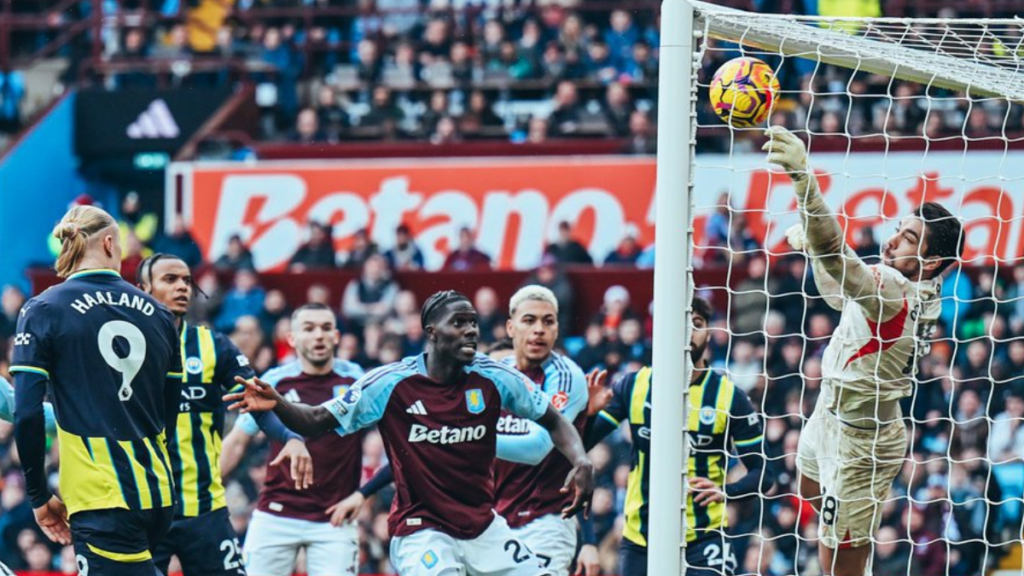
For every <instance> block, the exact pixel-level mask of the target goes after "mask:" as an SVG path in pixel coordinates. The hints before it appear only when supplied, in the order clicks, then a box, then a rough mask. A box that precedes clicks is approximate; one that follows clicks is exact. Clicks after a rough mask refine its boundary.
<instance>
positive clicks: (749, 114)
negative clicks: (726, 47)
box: [710, 57, 779, 128]
mask: <svg viewBox="0 0 1024 576" xmlns="http://www.w3.org/2000/svg"><path fill="white" fill-rule="evenodd" d="M778 93H779V79H778V78H776V77H775V73H774V72H773V71H772V68H771V66H769V65H767V64H765V63H764V62H762V61H760V60H758V59H757V58H747V57H740V58H733V59H732V60H729V61H728V62H726V63H725V64H722V66H721V67H720V68H719V69H718V71H717V72H715V77H714V78H712V79H711V87H710V96H711V106H713V107H714V109H715V114H718V117H719V118H721V119H722V120H723V121H725V122H727V123H729V124H731V125H732V126H733V127H735V128H751V127H753V126H757V125H758V124H763V123H764V122H765V121H766V120H767V119H768V115H769V114H771V111H772V105H773V104H774V103H775V98H776V97H777V96H778Z"/></svg>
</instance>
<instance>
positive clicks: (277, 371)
mask: <svg viewBox="0 0 1024 576" xmlns="http://www.w3.org/2000/svg"><path fill="white" fill-rule="evenodd" d="M301 375H302V365H301V364H299V362H298V360H294V361H292V362H288V363H287V364H282V365H280V366H278V367H276V368H271V369H270V370H267V371H266V372H264V373H263V375H262V376H260V380H262V381H264V382H266V383H267V384H269V385H271V386H273V387H277V385H278V384H280V383H281V382H282V381H284V380H287V379H288V378H296V377H298V376H301Z"/></svg>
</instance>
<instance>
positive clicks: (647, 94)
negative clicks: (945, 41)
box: [0, 0, 1024, 154]
mask: <svg viewBox="0 0 1024 576" xmlns="http://www.w3.org/2000/svg"><path fill="white" fill-rule="evenodd" d="M723 3H725V4H729V5H734V6H738V7H741V8H746V9H756V10H761V11H765V12H788V13H797V14H800V13H809V12H808V10H812V9H813V6H814V3H805V2H802V1H800V0H791V1H784V0H758V1H754V2H746V1H730V2H723ZM16 4H19V5H20V4H21V3H17V2H16ZM829 4H830V5H833V4H835V5H837V6H839V8H838V11H839V14H844V12H843V10H844V9H843V8H842V7H841V6H842V3H829ZM856 4H858V5H860V6H862V7H863V6H870V5H872V4H878V5H879V6H878V9H877V10H874V11H872V10H868V11H867V12H866V13H865V14H867V15H882V14H890V15H899V16H905V15H910V16H930V15H940V16H944V17H966V16H975V15H977V14H976V13H980V14H983V15H985V16H993V17H998V16H1002V15H1004V12H1007V11H1009V12H1013V10H1012V8H1013V7H1012V6H1011V4H1012V2H1002V3H978V2H969V3H967V5H964V6H957V7H952V6H950V5H949V3H944V2H940V1H925V2H916V3H914V2H880V1H878V0H875V1H874V2H872V1H867V2H860V3H856ZM100 5H101V6H102V7H103V10H104V11H105V13H106V14H107V15H108V16H110V18H108V19H106V20H104V24H103V26H102V28H101V33H99V34H98V35H97V34H96V33H95V31H92V32H89V34H86V35H85V37H83V38H81V39H80V40H79V41H78V42H77V43H73V44H72V45H71V46H68V47H66V48H65V52H67V51H71V52H73V53H74V54H79V55H80V57H78V58H72V61H73V62H74V63H77V62H79V61H82V60H87V57H86V56H87V55H91V54H92V53H93V48H92V47H91V46H92V43H96V44H97V45H98V46H100V47H101V48H100V54H101V55H102V57H101V59H100V60H101V62H100V65H96V64H95V63H93V64H90V66H89V67H87V68H85V69H84V71H78V70H75V71H69V73H68V74H69V75H70V76H71V78H69V80H68V81H69V83H73V82H77V81H78V80H80V79H84V80H85V81H86V83H87V84H88V83H91V84H98V85H103V86H106V87H108V88H111V89H119V88H125V87H137V86H157V85H160V86H194V85H204V84H206V85H209V84H224V83H227V82H234V81H237V80H239V79H243V78H244V79H246V80H248V81H251V82H253V83H254V84H256V85H257V102H258V104H259V106H260V107H261V110H262V111H263V113H262V121H261V122H260V128H259V130H258V132H259V134H258V137H259V138H261V139H266V140H279V141H291V142H295V143H303V144H324V143H335V142H344V141H351V140H366V139H376V140H380V139H384V140H393V139H405V140H418V141H422V142H428V143H434V144H444V143H451V142H459V141H463V140H471V139H479V138H490V139H504V140H508V141H511V142H531V143H537V142H544V141H547V140H548V139H550V138H579V137H604V138H617V139H620V140H621V141H622V142H623V146H622V151H623V152H626V153H634V154H651V153H653V152H654V144H655V138H654V129H655V126H656V114H657V106H656V93H657V86H656V83H657V73H658V61H659V56H658V45H659V41H660V19H659V17H658V16H657V4H656V3H651V4H650V5H646V4H641V5H637V6H634V7H632V9H630V10H626V9H609V8H608V7H607V6H597V5H589V4H588V3H586V2H580V1H579V0H560V1H549V2H537V3H534V2H526V1H524V2H496V1H495V2H491V1H481V2H467V1H462V0H456V1H449V0H434V1H432V2H429V3H426V2H422V1H421V0H361V1H360V2H358V3H356V2H341V1H334V0H309V1H303V2H299V1H297V0H295V1H292V0H287V1H286V0H266V1H262V0H252V1H243V2H238V3H237V4H236V5H235V6H234V8H233V9H231V10H228V9H225V8H224V6H223V3H220V2H217V1H216V0H191V1H189V2H181V1H180V0H166V1H164V2H152V3H144V2H133V1H129V0H124V1H121V2H114V1H105V2H101V3H100ZM157 5H159V11H154V12H147V11H144V10H142V8H143V7H145V6H150V7H151V8H155V7H158V6H157ZM1004 5H1005V6H1004ZM217 6H220V8H217ZM1008 7H1009V8H1008ZM1018 8H1019V6H1018ZM819 9H820V10H822V11H823V10H825V6H824V4H822V5H821V6H820V7H819ZM832 9H833V11H835V10H837V8H836V6H832ZM847 10H853V8H852V7H851V8H848V9H847ZM91 11H92V2H81V3H80V5H78V4H72V6H71V8H69V9H68V11H67V12H65V13H58V14H51V21H52V25H53V26H54V27H57V28H56V29H59V27H60V26H63V25H68V24H69V23H73V22H75V21H78V20H81V19H84V18H88V17H89V16H90V15H91V13H92V12H91ZM979 11H980V12H979ZM1018 12H1019V10H1018ZM186 15H187V17H186ZM856 15H860V14H856ZM54 35H55V31H54V30H48V31H47V30H44V31H35V32H28V31H21V32H16V33H14V34H13V41H14V43H13V49H12V50H13V51H14V53H16V54H17V53H19V50H20V51H21V52H29V53H31V49H33V48H38V47H39V46H40V45H42V44H43V43H44V42H45V41H47V40H48V39H50V38H51V37H53V36H54ZM1008 41H1009V40H1008ZM986 46H988V45H987V44H986ZM739 54H740V52H739V51H737V50H736V47H735V46H734V45H730V44H724V43H720V42H716V41H713V40H712V41H709V45H708V49H707V50H706V51H705V54H704V60H703V65H702V70H701V73H700V82H701V83H702V84H703V85H706V84H707V82H708V81H709V79H710V78H711V76H712V75H713V73H714V71H715V70H717V68H718V66H719V65H720V64H722V63H723V62H724V61H726V60H727V59H729V58H732V57H735V56H737V55H739ZM759 56H760V57H762V58H764V59H766V60H767V61H769V63H770V64H772V65H773V66H774V67H776V68H777V72H778V75H779V78H780V80H781V81H782V86H783V93H782V96H781V98H780V99H779V102H778V105H777V108H776V112H775V114H774V116H773V118H772V120H771V121H772V123H774V124H779V125H784V126H787V127H789V128H802V129H807V130H811V131H813V132H815V133H818V134H825V135H836V136H838V135H848V136H852V137H854V138H859V137H868V136H874V135H878V134H880V133H882V132H883V128H884V132H885V133H886V134H888V135H889V136H914V135H917V136H927V137H929V138H931V139H936V138H941V137H943V136H949V135H966V136H968V137H972V138H981V137H986V136H991V135H992V134H998V133H1001V131H1002V130H1003V127H1004V125H1005V127H1006V131H1007V132H1011V133H1016V132H1019V131H1021V130H1022V129H1024V124H1022V114H1021V112H1020V107H1013V108H1012V109H1010V110H1009V115H1007V111H1008V110H1007V109H1008V106H1009V105H1008V103H1007V102H1006V101H1003V100H999V99H993V100H981V101H973V102H972V101H971V100H970V99H966V98H963V97H962V96H958V95H956V94H954V93H952V92H945V91H942V90H937V89H933V90H931V91H929V92H928V93H927V95H926V93H925V89H924V87H923V86H922V85H918V84H912V83H906V82H892V81H890V79H889V78H887V77H883V76H878V75H873V74H868V73H863V72H862V73H856V74H853V73H851V72H850V71H848V70H846V69H841V68H837V67H832V66H820V67H817V66H815V65H814V63H813V62H811V61H808V60H801V59H798V58H789V59H785V60H783V59H779V58H777V57H771V56H770V55H769V56H764V55H759ZM217 62H220V63H221V64H220V66H222V67H223V69H218V64H216V63H217ZM103 63H106V64H105V65H103ZM200 63H205V64H204V65H200ZM74 68H75V66H74V65H73V66H72V69H74ZM239 69H244V70H246V72H245V73H239ZM23 83H24V80H23V79H22V78H21V77H20V76H19V75H18V73H17V72H16V71H15V72H11V73H10V74H7V75H0V90H3V91H4V92H3V95H4V98H3V99H0V102H2V103H3V105H2V106H0V132H4V131H13V130H16V129H17V128H18V127H19V126H20V125H21V122H20V120H19V119H18V117H17V104H16V103H17V101H18V99H20V98H22V97H23V96H24V86H23ZM926 96H930V97H926ZM700 101H701V105H700V106H699V109H698V112H699V117H698V121H699V123H700V125H701V126H705V127H708V130H704V131H702V132H701V136H700V140H699V146H700V147H701V149H703V150H710V151H714V150H721V149H722V148H723V147H724V146H727V145H729V144H730V143H731V142H732V140H731V139H730V138H729V134H728V133H727V131H726V130H724V125H723V124H722V123H721V122H720V121H719V120H718V119H717V118H715V117H714V114H713V111H712V109H711V107H710V105H709V104H708V103H707V99H706V98H701V100H700ZM716 128H717V130H716ZM740 140H741V141H742V140H743V135H742V134H741V135H740ZM735 145H736V144H735V143H733V146H734V147H735ZM740 145H741V146H742V144H740Z"/></svg>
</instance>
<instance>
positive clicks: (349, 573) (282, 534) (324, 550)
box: [242, 510, 359, 576]
mask: <svg viewBox="0 0 1024 576" xmlns="http://www.w3.org/2000/svg"><path fill="white" fill-rule="evenodd" d="M300 548H305V549H306V573H307V574H309V576H353V575H355V574H357V573H358V568H359V566H358V563H359V536H358V533H357V532H356V527H355V526H354V525H351V524H347V525H344V526H341V527H339V528H335V527H334V526H331V524H330V522H310V521H308V520H297V519H295V518H285V517H283V516H274V515H273V514H267V513H266V512H261V511H260V510H256V511H254V512H253V513H252V521H251V522H250V523H249V531H248V532H247V533H246V536H245V546H243V547H242V558H243V559H244V561H245V571H246V572H247V573H248V574H249V576H291V575H292V574H293V573H294V570H295V560H296V558H297V557H298V554H299V549H300Z"/></svg>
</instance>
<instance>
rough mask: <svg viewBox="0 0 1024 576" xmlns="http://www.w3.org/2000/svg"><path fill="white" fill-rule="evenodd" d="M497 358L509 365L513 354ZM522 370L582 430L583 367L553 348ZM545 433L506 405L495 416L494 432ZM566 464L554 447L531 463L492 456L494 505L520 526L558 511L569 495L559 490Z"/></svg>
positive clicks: (511, 523)
mask: <svg viewBox="0 0 1024 576" xmlns="http://www.w3.org/2000/svg"><path fill="white" fill-rule="evenodd" d="M502 363H503V364H505V365H507V366H509V367H514V366H515V357H514V356H508V357H506V358H505V359H503V360H502ZM526 375H527V376H528V377H530V379H531V380H533V381H534V382H535V383H536V384H537V385H538V386H539V387H540V388H541V389H542V390H543V391H544V393H545V394H547V395H548V397H550V398H551V405H552V406H554V407H555V409H557V410H558V411H559V412H561V413H562V415H563V416H565V417H566V419H568V420H569V421H570V422H572V423H573V425H575V426H576V428H577V429H578V430H579V431H581V432H582V431H583V428H584V426H585V425H586V423H587V401H588V399H589V396H588V393H587V381H586V377H585V376H584V375H583V370H581V369H580V367H579V366H577V365H576V363H575V362H573V361H572V360H570V359H569V358H566V357H565V356H562V355H561V354H558V353H552V354H551V356H549V357H548V359H547V360H546V361H545V362H544V364H543V365H542V367H541V369H540V370H537V371H536V373H529V374H526ZM547 433H548V432H547V430H544V429H542V428H541V427H540V425H539V424H537V423H536V422H533V421H531V420H527V419H523V418H520V417H518V416H516V415H515V414H512V413H511V412H508V411H502V413H501V420H499V421H498V434H503V435H509V436H521V435H526V434H547ZM571 470H572V463H570V462H569V460H568V459H567V458H566V457H565V456H564V455H563V454H562V453H561V452H559V451H557V450H552V451H551V453H549V454H548V455H547V456H546V457H545V458H544V460H542V461H541V462H540V463H539V464H537V465H536V466H529V465H526V464H517V463H515V462H508V461H505V460H495V461H494V489H495V500H496V504H495V508H494V509H495V510H496V511H497V512H498V514H500V515H501V516H502V517H504V518H505V520H507V521H508V524H509V526H511V527H513V528H518V527H520V526H525V525H526V524H529V523H530V522H532V521H533V520H536V519H537V518H540V517H541V516H546V515H548V514H555V513H559V512H561V511H562V509H563V508H565V507H566V506H568V505H569V504H570V503H572V499H573V495H572V494H563V493H562V492H561V490H562V486H563V485H564V484H565V479H566V477H568V475H569V472H570V471H571Z"/></svg>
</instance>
